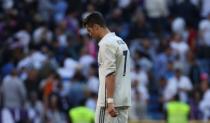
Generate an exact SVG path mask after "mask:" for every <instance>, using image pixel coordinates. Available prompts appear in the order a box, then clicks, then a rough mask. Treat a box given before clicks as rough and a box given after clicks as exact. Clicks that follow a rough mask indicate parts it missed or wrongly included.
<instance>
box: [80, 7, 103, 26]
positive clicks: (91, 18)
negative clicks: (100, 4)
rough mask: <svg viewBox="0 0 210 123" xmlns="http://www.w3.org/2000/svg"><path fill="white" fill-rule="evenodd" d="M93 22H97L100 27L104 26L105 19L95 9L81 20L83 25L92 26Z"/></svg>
mask: <svg viewBox="0 0 210 123" xmlns="http://www.w3.org/2000/svg"><path fill="white" fill-rule="evenodd" d="M94 24H98V25H99V26H101V27H106V22H105V19H104V17H103V15H102V14H101V13H100V12H98V11H95V12H93V13H91V14H89V15H88V16H87V17H86V18H85V19H84V20H83V25H84V26H90V27H92V26H93V25H94Z"/></svg>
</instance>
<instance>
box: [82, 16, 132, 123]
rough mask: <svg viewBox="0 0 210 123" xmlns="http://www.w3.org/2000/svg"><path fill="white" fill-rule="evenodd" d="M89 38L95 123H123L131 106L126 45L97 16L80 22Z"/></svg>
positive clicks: (128, 58) (128, 57)
mask: <svg viewBox="0 0 210 123" xmlns="http://www.w3.org/2000/svg"><path fill="white" fill-rule="evenodd" d="M84 26H85V27H86V29H87V31H88V33H89V35H90V36H91V37H92V38H94V39H96V40H98V41H99V43H98V45H99V52H98V63H99V80H100V85H99V93H98V101H97V108H96V116H95V123H127V122H128V108H129V107H130V106H131V79H130V52H129V50H128V46H127V45H126V43H125V42H124V41H123V40H122V39H121V38H120V37H118V36H116V35H115V33H113V32H110V30H109V29H108V27H107V25H106V23H105V20H104V18H103V16H102V14H101V13H99V12H93V13H91V14H89V15H88V16H87V17H86V18H85V20H84Z"/></svg>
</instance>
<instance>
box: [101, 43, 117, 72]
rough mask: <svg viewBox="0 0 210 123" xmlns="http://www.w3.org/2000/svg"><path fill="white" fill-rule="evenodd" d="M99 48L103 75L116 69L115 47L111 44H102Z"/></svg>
mask: <svg viewBox="0 0 210 123" xmlns="http://www.w3.org/2000/svg"><path fill="white" fill-rule="evenodd" d="M100 48H101V59H102V62H103V68H104V73H105V76H107V75H108V74H110V73H113V72H115V71H116V47H115V46H114V45H112V44H104V45H103V46H102V47H100Z"/></svg>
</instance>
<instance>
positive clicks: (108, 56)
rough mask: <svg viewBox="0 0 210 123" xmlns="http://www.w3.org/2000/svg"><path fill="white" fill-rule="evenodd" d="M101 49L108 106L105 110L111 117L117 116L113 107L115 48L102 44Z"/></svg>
mask: <svg viewBox="0 0 210 123" xmlns="http://www.w3.org/2000/svg"><path fill="white" fill-rule="evenodd" d="M100 48H101V57H102V60H103V66H104V68H105V69H104V71H105V76H106V77H105V84H106V92H107V98H106V103H107V104H108V107H107V110H108V112H109V114H110V115H111V116H112V117H116V116H117V111H116V109H115V107H114V99H113V96H114V92H115V72H116V47H114V46H113V45H112V44H104V45H103V46H102V47H100Z"/></svg>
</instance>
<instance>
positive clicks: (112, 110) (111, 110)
mask: <svg viewBox="0 0 210 123" xmlns="http://www.w3.org/2000/svg"><path fill="white" fill-rule="evenodd" d="M107 112H108V113H109V115H110V116H111V117H116V116H117V115H118V112H117V110H116V109H115V107H114V104H113V103H108V107H107Z"/></svg>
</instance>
